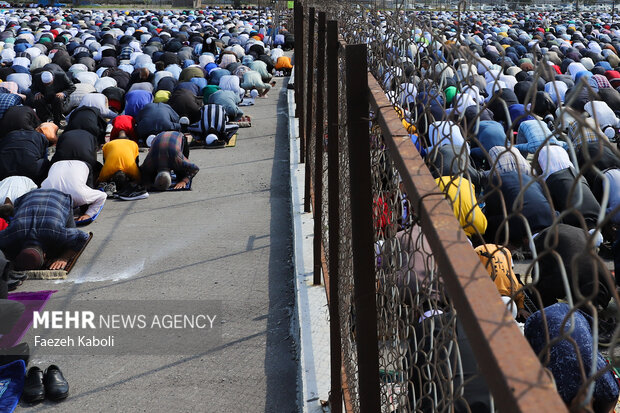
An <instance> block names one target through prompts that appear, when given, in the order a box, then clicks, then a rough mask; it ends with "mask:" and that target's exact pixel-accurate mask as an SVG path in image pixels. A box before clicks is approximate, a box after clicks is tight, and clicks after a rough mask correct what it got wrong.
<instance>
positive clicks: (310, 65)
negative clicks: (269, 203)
mask: <svg viewBox="0 0 620 413" xmlns="http://www.w3.org/2000/svg"><path fill="white" fill-rule="evenodd" d="M314 13H315V10H314V7H310V9H309V12H308V39H307V40H308V41H307V44H308V46H307V47H308V56H307V57H308V62H307V63H306V67H307V69H306V80H307V85H306V113H305V115H304V118H305V122H306V124H305V127H306V133H305V136H306V144H305V149H306V168H305V171H306V172H305V179H304V212H310V203H311V202H310V201H311V199H310V181H311V179H312V176H311V170H310V169H311V168H310V162H308V158H309V156H308V154H309V153H310V151H313V150H314V148H312V146H311V145H310V135H311V134H312V124H313V121H314V115H313V113H314V108H313V107H312V106H313V104H314V93H313V90H314Z"/></svg>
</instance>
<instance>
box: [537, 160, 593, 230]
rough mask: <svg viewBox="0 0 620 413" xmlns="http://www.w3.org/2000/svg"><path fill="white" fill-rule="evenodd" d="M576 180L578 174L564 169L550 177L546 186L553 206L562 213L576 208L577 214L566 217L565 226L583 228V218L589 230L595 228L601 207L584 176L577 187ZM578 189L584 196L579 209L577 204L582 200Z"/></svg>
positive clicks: (569, 169) (571, 169)
mask: <svg viewBox="0 0 620 413" xmlns="http://www.w3.org/2000/svg"><path fill="white" fill-rule="evenodd" d="M576 180H577V172H576V171H575V170H574V169H573V168H566V169H562V170H560V171H557V172H554V173H552V174H551V175H549V177H548V178H547V181H546V184H547V188H549V193H550V194H551V199H552V200H553V206H554V208H555V209H556V210H557V211H560V212H562V211H564V210H567V209H572V208H575V212H573V213H571V214H569V215H567V216H565V217H564V219H563V220H562V222H564V223H565V224H568V225H572V226H574V227H580V228H581V220H580V217H583V219H584V220H585V223H586V225H587V227H588V229H591V228H595V227H596V220H597V219H598V213H599V211H600V210H601V205H600V204H599V203H598V201H597V200H596V198H595V197H594V195H593V194H592V191H591V190H590V186H589V185H588V183H587V182H586V179H585V178H584V177H583V176H581V177H579V181H578V184H577V185H575V181H576ZM573 185H575V188H573ZM578 187H579V188H580V189H581V194H582V195H581V196H582V198H581V203H580V204H579V207H577V205H578V204H577V202H578V201H579V200H580V198H579V193H578ZM569 194H570V195H571V197H570V198H569Z"/></svg>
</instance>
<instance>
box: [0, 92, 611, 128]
mask: <svg viewBox="0 0 620 413" xmlns="http://www.w3.org/2000/svg"><path fill="white" fill-rule="evenodd" d="M0 86H1V85H0ZM584 109H585V110H586V112H588V113H589V114H590V116H592V118H594V120H595V121H596V122H597V123H598V124H599V127H600V128H601V129H605V128H606V127H607V126H613V127H616V126H618V118H616V115H615V114H614V111H613V110H611V108H610V107H609V105H608V104H607V103H605V102H602V101H600V100H595V101H592V102H588V103H586V105H585V106H584Z"/></svg>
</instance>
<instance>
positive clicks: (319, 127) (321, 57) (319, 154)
mask: <svg viewBox="0 0 620 413" xmlns="http://www.w3.org/2000/svg"><path fill="white" fill-rule="evenodd" d="M317 33H318V38H317V52H316V53H317V58H316V68H317V72H316V85H317V88H316V114H315V119H316V129H315V136H314V204H313V211H314V239H313V241H314V278H313V284H314V285H320V284H321V267H322V265H321V246H322V244H323V229H322V226H323V153H324V152H325V149H324V148H325V144H324V137H323V135H324V131H325V127H324V122H325V115H324V112H323V106H324V105H325V94H324V93H323V91H324V90H325V83H324V82H325V12H319V24H318V26H317Z"/></svg>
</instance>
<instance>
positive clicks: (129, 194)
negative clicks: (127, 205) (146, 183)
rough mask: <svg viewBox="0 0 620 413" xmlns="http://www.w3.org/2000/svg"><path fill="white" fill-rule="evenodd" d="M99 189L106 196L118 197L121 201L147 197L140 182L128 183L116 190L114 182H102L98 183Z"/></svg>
mask: <svg viewBox="0 0 620 413" xmlns="http://www.w3.org/2000/svg"><path fill="white" fill-rule="evenodd" d="M99 190H100V191H102V192H105V193H106V195H107V196H108V198H119V199H122V200H123V201H133V200H136V199H145V198H148V197H149V194H148V192H146V189H145V188H144V187H143V186H142V185H140V184H128V185H126V186H125V188H123V189H121V190H120V191H117V185H116V184H115V183H114V182H110V183H102V184H100V185H99Z"/></svg>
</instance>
